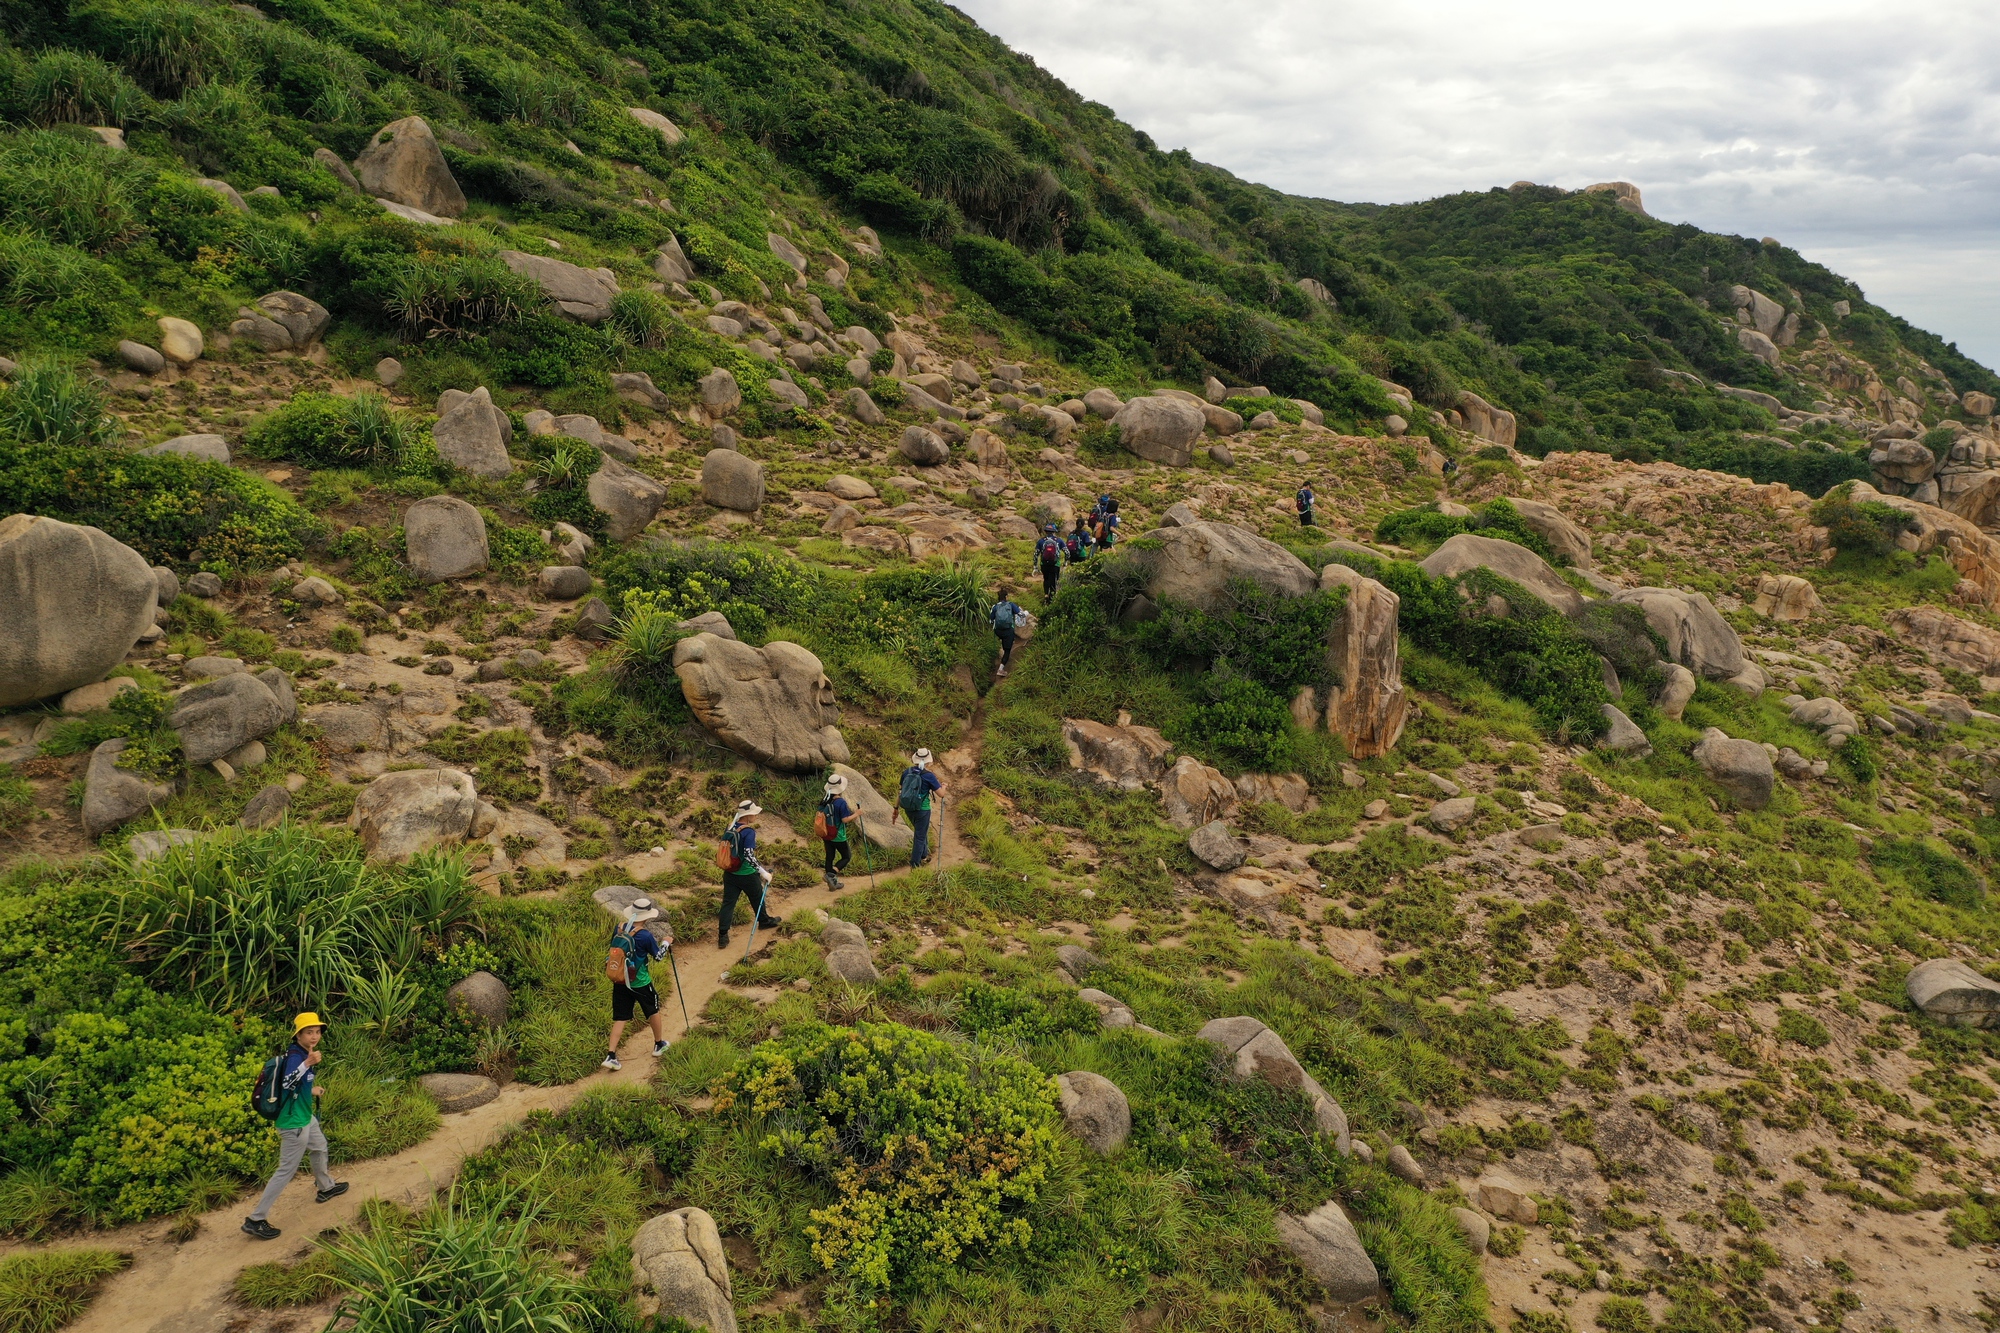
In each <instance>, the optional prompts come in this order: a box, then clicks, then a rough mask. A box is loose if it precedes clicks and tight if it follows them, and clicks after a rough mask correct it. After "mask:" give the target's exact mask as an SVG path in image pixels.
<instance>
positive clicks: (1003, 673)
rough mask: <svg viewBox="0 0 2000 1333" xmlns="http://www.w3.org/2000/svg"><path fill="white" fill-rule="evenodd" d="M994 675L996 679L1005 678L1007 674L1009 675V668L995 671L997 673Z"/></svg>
mask: <svg viewBox="0 0 2000 1333" xmlns="http://www.w3.org/2000/svg"><path fill="white" fill-rule="evenodd" d="M993 674H994V675H995V676H996V677H998V676H1004V675H1006V674H1007V668H1006V667H1001V668H1000V669H999V670H998V671H995V672H994V673H993Z"/></svg>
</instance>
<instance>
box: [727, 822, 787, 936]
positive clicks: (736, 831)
mask: <svg viewBox="0 0 2000 1333" xmlns="http://www.w3.org/2000/svg"><path fill="white" fill-rule="evenodd" d="M763 813H764V807H763V806H761V805H759V804H757V803H756V802H755V801H742V802H739V803H738V804H737V806H736V814H735V815H734V817H732V818H731V819H730V821H729V828H728V830H727V831H726V832H725V833H724V834H723V835H722V852H721V855H720V856H719V857H718V860H719V861H720V862H721V864H722V918H721V923H720V929H719V930H718V931H717V932H716V937H715V947H716V948H718V949H727V948H728V947H729V926H730V923H731V921H732V920H734V918H735V916H736V900H737V898H739V897H741V898H744V899H746V900H748V902H749V903H750V908H751V910H752V911H754V912H755V913H756V914H757V928H758V929H760V930H775V929H777V928H778V927H779V926H780V925H783V924H784V923H783V922H781V921H779V920H778V918H776V917H774V916H772V915H770V914H769V913H768V912H767V911H766V910H765V907H764V902H765V899H767V898H768V897H770V893H771V872H770V871H768V870H766V869H764V867H762V866H760V865H758V864H757V816H759V815H761V814H763Z"/></svg>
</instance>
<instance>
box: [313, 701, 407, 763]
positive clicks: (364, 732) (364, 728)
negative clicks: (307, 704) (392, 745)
mask: <svg viewBox="0 0 2000 1333" xmlns="http://www.w3.org/2000/svg"><path fill="white" fill-rule="evenodd" d="M306 721H307V722H309V723H311V724H312V725H313V727H314V728H315V729H316V730H317V731H318V732H319V734H320V739H321V740H323V741H324V742H325V743H326V748H327V750H328V752H329V753H332V754H336V755H343V754H358V753H362V752H365V751H369V750H376V751H380V750H386V749H388V748H389V719H388V718H387V717H385V716H384V715H383V714H382V713H380V712H378V711H376V709H374V708H373V707H371V706H369V705H368V704H319V705H317V706H315V707H312V708H308V709H307V710H306Z"/></svg>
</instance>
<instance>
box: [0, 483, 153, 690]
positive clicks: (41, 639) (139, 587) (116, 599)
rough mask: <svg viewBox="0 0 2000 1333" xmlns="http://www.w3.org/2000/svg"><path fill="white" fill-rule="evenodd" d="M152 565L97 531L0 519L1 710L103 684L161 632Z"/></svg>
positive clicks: (24, 518) (25, 517)
mask: <svg viewBox="0 0 2000 1333" xmlns="http://www.w3.org/2000/svg"><path fill="white" fill-rule="evenodd" d="M159 591H160V584H159V580H158V578H156V577H155V576H154V574H153V570H152V567H151V566H149V565H148V564H147V563H146V560H145V557H143V556H141V555H140V554H139V553H138V552H137V551H135V550H133V549H132V548H131V547H129V546H127V545H125V544H124V543H123V542H121V541H118V540H117V539H115V538H113V537H111V536H109V535H108V534H106V533H104V532H101V531H99V530H98V529H96V528H90V527H80V526H77V525H75V524H71V523H62V522H59V521H57V520H56V519H52V518H42V517H40V516H38V515H34V514H14V515H12V516H10V517H8V518H6V519H3V520H0V708H12V707H15V706H16V705H19V704H24V703H29V702H31V701H33V700H35V699H41V698H45V697H47V696H48V695H51V694H62V693H65V692H67V691H69V690H73V689H75V688H77V687H78V686H79V685H89V684H92V683H94V682H96V681H100V680H102V679H104V673H105V672H107V671H109V670H111V668H113V667H115V666H117V665H118V664H119V663H120V662H122V661H124V660H125V654H126V653H128V652H130V651H131V650H132V645H133V644H135V643H137V642H138V641H139V636H140V635H141V634H144V633H146V632H147V631H148V630H150V629H151V628H152V626H153V618H154V611H155V610H156V608H157V604H158V600H159Z"/></svg>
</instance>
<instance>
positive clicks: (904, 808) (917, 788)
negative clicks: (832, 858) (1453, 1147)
mask: <svg viewBox="0 0 2000 1333" xmlns="http://www.w3.org/2000/svg"><path fill="white" fill-rule="evenodd" d="M1003 642H1004V640H1003ZM1008 646H1009V647H1010V648H1011V647H1012V646H1013V645H1012V644H1011V643H1009V644H1008ZM1001 669H1002V670H1003V671H1004V670H1005V669H1006V668H1005V667H1002V668H1001ZM932 793H936V794H937V795H939V796H943V795H944V784H943V783H942V782H939V781H938V776H937V774H935V773H933V772H931V752H930V751H929V750H919V751H917V752H916V753H915V754H913V755H911V756H910V766H909V767H908V768H906V769H904V770H903V781H902V783H901V785H900V786H898V788H897V790H896V808H895V809H894V810H893V811H891V812H890V814H889V822H890V823H891V824H893V823H895V822H896V816H897V815H908V816H909V817H910V827H911V828H912V829H914V830H915V831H916V834H917V840H916V841H915V842H913V843H911V844H910V869H912V870H915V869H916V868H917V867H918V866H920V865H922V864H923V863H924V862H926V861H928V860H930V855H931V847H930V832H931V795H932Z"/></svg>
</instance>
